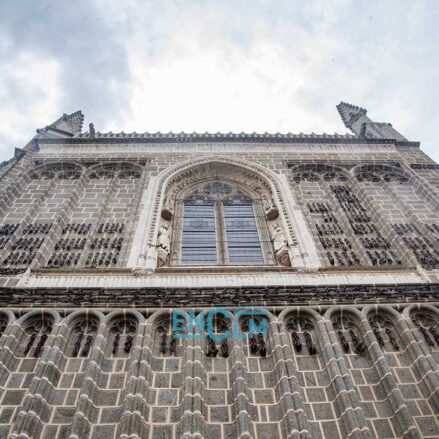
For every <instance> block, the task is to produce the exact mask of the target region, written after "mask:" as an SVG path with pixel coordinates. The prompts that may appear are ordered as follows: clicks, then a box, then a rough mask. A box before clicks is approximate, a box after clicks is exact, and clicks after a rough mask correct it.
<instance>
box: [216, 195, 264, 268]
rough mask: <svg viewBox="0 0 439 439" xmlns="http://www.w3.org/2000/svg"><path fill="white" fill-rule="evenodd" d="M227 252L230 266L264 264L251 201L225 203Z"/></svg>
mask: <svg viewBox="0 0 439 439" xmlns="http://www.w3.org/2000/svg"><path fill="white" fill-rule="evenodd" d="M224 222H225V225H226V235H227V250H228V255H229V263H230V264H246V265H252V264H263V263H264V258H263V256H262V250H261V243H260V241H259V235H258V229H257V226H256V220H255V214H254V211H253V206H252V203H251V202H249V201H241V202H237V200H234V201H233V204H232V202H230V203H224Z"/></svg>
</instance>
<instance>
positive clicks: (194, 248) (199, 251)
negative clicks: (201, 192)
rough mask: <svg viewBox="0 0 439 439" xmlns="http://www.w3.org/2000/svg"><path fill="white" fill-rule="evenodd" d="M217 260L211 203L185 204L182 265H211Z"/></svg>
mask: <svg viewBox="0 0 439 439" xmlns="http://www.w3.org/2000/svg"><path fill="white" fill-rule="evenodd" d="M217 260H218V258H217V251H216V232H215V208H214V204H213V202H211V201H199V202H197V201H190V202H185V204H184V219H183V233H182V244H181V262H182V264H188V265H213V264H216V263H217Z"/></svg>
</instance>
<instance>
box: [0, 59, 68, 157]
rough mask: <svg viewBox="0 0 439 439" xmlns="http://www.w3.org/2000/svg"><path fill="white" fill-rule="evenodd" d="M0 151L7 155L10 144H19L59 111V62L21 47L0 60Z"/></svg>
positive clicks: (15, 145) (60, 92)
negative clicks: (20, 50)
mask: <svg viewBox="0 0 439 439" xmlns="http://www.w3.org/2000/svg"><path fill="white" fill-rule="evenodd" d="M0 78H1V81H0V102H1V103H2V105H0V120H1V121H2V122H1V129H0V155H2V156H3V158H4V159H7V158H9V157H10V155H11V150H12V148H13V147H22V146H23V140H24V139H26V140H25V141H28V140H30V139H31V138H32V137H33V136H34V134H35V130H36V128H41V127H42V126H45V125H47V124H48V123H49V121H52V120H53V119H54V118H56V117H58V115H59V108H60V107H61V105H62V89H61V87H60V66H59V63H58V62H57V61H56V60H51V59H41V58H40V57H38V56H36V55H35V54H32V53H29V52H26V51H23V52H21V53H19V54H17V56H15V57H13V58H8V59H6V60H5V59H4V60H3V61H2V63H0Z"/></svg>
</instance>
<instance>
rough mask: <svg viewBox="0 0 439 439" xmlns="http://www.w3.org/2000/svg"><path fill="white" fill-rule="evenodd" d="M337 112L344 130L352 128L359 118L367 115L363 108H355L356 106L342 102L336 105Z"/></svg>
mask: <svg viewBox="0 0 439 439" xmlns="http://www.w3.org/2000/svg"><path fill="white" fill-rule="evenodd" d="M337 110H338V112H339V114H340V116H341V119H342V121H343V123H344V124H345V126H346V128H349V129H351V128H352V124H353V123H354V122H355V121H356V120H358V119H359V118H360V117H361V116H365V115H366V114H367V110H366V109H365V108H361V107H357V106H356V105H352V104H349V103H347V102H343V101H341V102H340V103H339V104H338V105H337Z"/></svg>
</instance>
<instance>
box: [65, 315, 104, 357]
mask: <svg viewBox="0 0 439 439" xmlns="http://www.w3.org/2000/svg"><path fill="white" fill-rule="evenodd" d="M98 327H99V321H98V319H97V318H96V317H94V316H87V317H83V318H81V319H78V320H77V321H76V322H75V324H74V325H73V328H72V336H73V339H72V346H71V351H70V356H71V357H88V356H89V354H90V350H91V348H92V347H93V342H94V338H95V337H96V333H97V331H98Z"/></svg>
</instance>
